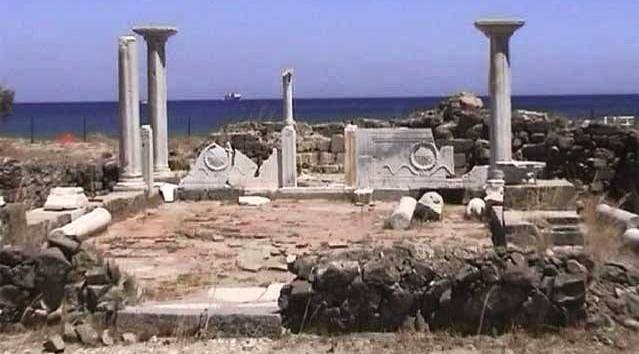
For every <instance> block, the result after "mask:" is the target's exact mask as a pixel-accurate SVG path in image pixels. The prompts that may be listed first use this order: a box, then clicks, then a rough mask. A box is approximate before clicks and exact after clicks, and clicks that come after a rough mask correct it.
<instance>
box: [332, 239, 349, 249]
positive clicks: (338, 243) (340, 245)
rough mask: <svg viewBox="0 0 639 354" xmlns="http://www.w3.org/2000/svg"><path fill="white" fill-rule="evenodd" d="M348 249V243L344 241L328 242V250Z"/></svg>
mask: <svg viewBox="0 0 639 354" xmlns="http://www.w3.org/2000/svg"><path fill="white" fill-rule="evenodd" d="M346 247H348V243H347V242H346V241H342V240H332V241H328V248H332V249H335V248H346Z"/></svg>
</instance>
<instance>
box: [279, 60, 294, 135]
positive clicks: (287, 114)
mask: <svg viewBox="0 0 639 354" xmlns="http://www.w3.org/2000/svg"><path fill="white" fill-rule="evenodd" d="M282 97H283V99H282V101H283V107H282V112H283V113H284V121H285V122H286V125H293V124H295V120H294V119H293V70H292V69H286V70H284V72H282Z"/></svg>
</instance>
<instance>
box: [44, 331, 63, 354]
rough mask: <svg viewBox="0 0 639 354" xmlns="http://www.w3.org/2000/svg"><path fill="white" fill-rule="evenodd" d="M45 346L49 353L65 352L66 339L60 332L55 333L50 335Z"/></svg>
mask: <svg viewBox="0 0 639 354" xmlns="http://www.w3.org/2000/svg"><path fill="white" fill-rule="evenodd" d="M42 346H43V350H44V351H45V352H47V353H62V352H64V341H63V340H62V337H60V335H59V334H55V335H53V336H51V337H49V338H48V339H47V340H46V341H45V342H44V344H43V345H42Z"/></svg>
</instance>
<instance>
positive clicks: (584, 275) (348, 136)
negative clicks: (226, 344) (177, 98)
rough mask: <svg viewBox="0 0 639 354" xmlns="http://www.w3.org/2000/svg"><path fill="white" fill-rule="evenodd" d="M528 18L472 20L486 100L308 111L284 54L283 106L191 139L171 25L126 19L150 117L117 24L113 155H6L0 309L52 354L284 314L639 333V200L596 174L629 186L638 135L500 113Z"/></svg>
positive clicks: (254, 323)
mask: <svg viewBox="0 0 639 354" xmlns="http://www.w3.org/2000/svg"><path fill="white" fill-rule="evenodd" d="M523 25H524V21H523V20H518V19H500V20H496V19H487V20H479V21H477V22H475V26H476V27H477V28H478V29H479V30H480V31H481V32H482V33H483V34H485V35H486V36H487V37H488V38H489V40H490V57H489V58H490V68H489V70H490V71H489V72H490V75H489V88H490V104H489V107H484V103H483V101H482V99H481V98H480V97H478V96H475V95H473V94H471V93H468V92H461V93H459V94H456V95H454V96H451V97H450V98H447V99H444V100H443V101H442V102H441V103H440V104H439V105H438V106H437V107H436V108H434V109H431V110H422V111H416V112H414V113H412V114H411V116H410V117H401V118H396V119H385V120H382V119H379V120H375V119H366V118H362V119H353V120H351V121H348V122H331V123H318V124H310V123H308V122H304V120H303V117H299V116H298V115H297V114H295V112H294V107H295V106H294V102H295V101H294V96H293V70H292V69H285V70H284V71H283V72H282V73H281V80H282V81H281V84H282V112H281V113H282V116H281V117H279V115H278V116H277V119H275V120H274V121H272V122H266V121H259V122H241V123H231V124H228V125H226V126H224V127H223V128H221V129H220V130H219V131H218V132H215V133H213V134H211V136H209V137H207V138H204V139H200V140H201V141H198V144H199V145H198V146H197V148H193V146H189V149H186V150H189V152H188V155H187V156H185V155H180V152H179V151H173V150H171V151H169V145H168V141H169V136H168V130H167V126H168V117H167V83H166V53H165V44H166V42H167V41H168V39H169V37H171V36H172V35H175V34H176V33H177V29H176V28H174V27H170V26H148V27H147V26H145V27H135V28H134V29H133V32H135V33H137V34H139V35H141V36H143V37H144V39H145V41H146V45H147V49H148V51H147V65H148V68H147V70H148V87H147V88H148V115H149V120H150V123H151V124H150V125H142V126H140V104H139V84H138V81H139V78H138V76H139V73H138V68H137V61H138V59H137V49H136V38H135V37H134V36H133V35H124V36H121V37H120V38H119V42H118V69H119V71H118V73H119V74H118V83H119V123H120V126H119V127H120V129H119V137H118V138H119V139H118V143H117V145H118V147H119V156H118V158H117V159H115V158H114V159H112V160H109V161H107V162H99V163H100V164H101V165H99V166H98V167H96V166H94V165H91V166H90V167H86V168H84V169H83V168H79V167H78V168H77V169H76V171H78V172H70V170H72V169H71V168H66V169H64V170H65V172H59V171H58V172H56V173H57V174H56V173H52V172H49V170H47V169H44V168H42V169H38V168H31V169H29V168H28V167H25V166H21V165H19V163H18V162H15V161H13V162H12V161H9V160H8V159H6V160H2V162H3V164H2V165H1V166H0V183H1V184H0V187H2V190H1V191H2V192H3V193H4V194H5V195H0V201H2V202H1V203H0V245H2V248H0V326H9V325H16V324H18V323H19V324H20V325H21V326H24V327H28V328H49V327H53V326H57V327H56V328H58V327H59V328H58V329H59V330H58V332H60V333H57V334H56V335H51V336H49V337H48V340H47V341H46V343H45V344H44V349H45V350H46V351H52V352H60V351H62V350H64V346H65V343H67V344H68V343H76V342H81V343H82V344H83V345H88V346H97V345H104V346H111V345H114V343H116V342H120V343H127V344H129V343H133V342H136V341H138V340H140V341H145V340H149V341H152V340H157V336H177V337H186V336H196V337H198V338H204V339H206V338H209V337H216V336H220V337H222V336H232V337H270V338H277V337H279V336H281V335H282V333H284V332H286V331H288V332H286V333H293V334H298V333H308V332H311V333H315V334H319V335H323V334H327V333H328V334H344V333H350V332H390V331H402V332H408V333H411V332H413V333H415V332H430V331H432V333H440V332H443V333H447V331H453V332H454V333H459V334H463V335H479V334H486V335H491V336H498V335H502V334H504V333H508V332H509V331H511V330H513V329H517V330H519V329H523V330H532V331H535V333H537V334H539V335H543V333H546V331H551V330H556V329H558V328H563V327H575V328H579V327H584V326H585V327H587V328H588V329H587V330H593V331H594V330H595V329H603V330H605V331H610V329H611V328H625V330H627V331H629V333H633V332H631V331H635V330H637V329H638V328H639V322H637V321H638V320H639V292H638V290H637V289H638V287H639V270H638V268H637V265H639V264H637V263H636V262H635V261H633V259H636V254H635V253H629V252H634V251H632V250H633V249H634V248H635V247H637V246H639V215H637V214H635V213H632V212H630V211H627V210H623V209H621V208H618V206H619V205H617V206H611V205H608V204H606V203H604V202H602V201H603V200H604V199H605V198H606V197H609V195H607V194H603V195H602V194H601V192H606V193H610V194H611V195H614V196H615V197H616V198H619V194H621V193H620V192H626V189H630V188H629V187H628V185H629V183H631V182H628V181H629V180H633V179H634V177H636V176H635V175H634V174H632V173H630V174H624V173H625V172H624V171H626V170H628V171H635V170H634V169H632V168H633V166H635V165H634V164H635V163H636V156H638V155H639V134H637V133H636V131H635V130H631V129H628V128H625V127H617V126H615V127H612V126H609V125H601V124H595V123H592V124H591V123H583V124H582V123H574V122H573V123H571V122H566V121H565V120H562V119H551V118H550V117H549V115H548V114H546V113H541V112H532V111H521V110H516V111H513V110H512V104H511V90H512V87H511V63H510V47H509V40H510V38H511V36H513V34H514V33H515V31H517V30H518V29H519V28H521V27H522V26H523ZM278 85H279V83H278ZM278 114H279V113H278ZM189 139H190V137H189ZM620 141H621V143H620ZM193 151H195V152H193ZM103 155H105V154H104V153H103ZM178 159H179V161H177V160H178ZM116 160H117V161H116ZM169 163H171V166H174V168H173V170H171V169H170V168H169ZM175 166H181V167H175ZM52 170H56V169H55V168H52ZM58 170H61V169H58ZM34 171H35V172H34ZM73 173H75V174H74V175H72V176H69V174H73ZM41 175H45V176H46V178H44V177H40V176H41ZM5 176H8V177H5ZM32 176H36V177H32ZM25 183H26V184H29V183H30V184H33V186H34V188H33V189H41V190H42V192H43V193H44V194H45V196H41V195H40V194H39V193H36V194H34V193H32V192H31V191H24V192H23V191H22V186H23V184H25ZM615 183H616V186H617V187H615ZM632 183H634V182H632ZM630 185H632V186H634V184H630ZM36 187H37V188H36ZM29 193H31V194H29ZM623 198H626V197H622V198H621V199H622V201H623V200H624V199H623ZM5 199H6V201H7V202H4V200H5ZM635 211H637V210H636V209H635ZM601 235H605V236H606V237H608V238H602V236H601ZM611 244H613V245H614V247H613V246H610V245H611ZM602 249H605V250H606V251H609V252H610V254H605V255H604V254H602V253H600V251H601V250H602ZM613 257H614V258H613ZM617 257H618V259H617ZM593 328H594V329H593ZM52 333H53V331H52ZM588 333H590V332H588ZM593 333H594V332H593ZM114 338H115V339H114ZM152 338H156V339H152Z"/></svg>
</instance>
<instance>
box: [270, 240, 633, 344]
mask: <svg viewBox="0 0 639 354" xmlns="http://www.w3.org/2000/svg"><path fill="white" fill-rule="evenodd" d="M289 270H290V271H291V272H293V273H294V274H295V275H296V278H295V279H294V280H293V281H292V282H291V283H289V284H287V285H286V286H285V287H284V288H283V289H282V291H281V295H280V298H279V307H280V313H281V315H282V321H283V325H284V326H285V327H287V328H290V329H291V330H292V331H294V332H304V331H307V332H320V333H326V332H328V333H344V332H355V331H382V332H386V331H396V330H423V331H425V330H428V329H431V330H450V329H453V330H456V331H460V332H462V333H468V334H477V333H491V334H493V333H496V332H497V333H499V332H503V331H506V330H509V329H510V328H513V327H514V326H516V327H520V328H529V329H543V328H549V327H563V326H571V325H577V324H583V323H587V324H588V325H591V326H611V325H613V320H616V321H618V322H619V323H624V322H626V321H628V320H631V319H632V318H636V317H637V316H639V311H637V309H636V308H634V307H633V306H634V304H636V301H637V299H639V297H638V296H637V291H636V285H637V284H639V273H637V271H636V270H634V269H630V268H627V267H626V266H624V265H622V264H613V263H607V264H603V265H596V264H595V263H594V262H593V261H592V260H591V259H590V258H589V257H588V256H587V255H586V254H584V253H582V252H581V251H579V250H576V249H571V248H566V249H565V250H562V251H560V250H557V251H556V252H546V253H545V254H542V255H540V254H538V253H537V252H536V251H532V252H523V251H519V250H515V249H511V250H508V251H506V252H503V253H501V254H496V253H494V252H492V251H491V252H488V253H483V254H465V255H459V254H457V255H455V254H445V255H443V256H441V257H437V258H433V257H427V258H424V257H423V255H420V252H419V251H418V250H416V249H415V248H412V247H411V246H406V245H396V246H394V247H392V248H383V249H382V248H379V249H375V250H370V249H360V250H349V251H344V252H340V253H335V252H327V253H323V254H316V255H308V256H305V257H302V258H299V259H297V260H295V261H294V262H293V263H291V264H290V265H289ZM589 289H596V292H595V290H593V293H594V294H595V295H591V294H590V290H589ZM615 289H616V290H615ZM619 294H623V295H622V296H619ZM608 303H609V304H610V305H607V304H608Z"/></svg>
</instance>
